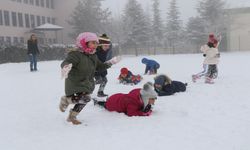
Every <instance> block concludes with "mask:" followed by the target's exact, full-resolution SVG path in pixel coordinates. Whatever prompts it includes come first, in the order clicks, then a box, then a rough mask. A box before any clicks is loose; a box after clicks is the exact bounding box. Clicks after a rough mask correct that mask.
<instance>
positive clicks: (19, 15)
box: [17, 13, 23, 27]
mask: <svg viewBox="0 0 250 150" xmlns="http://www.w3.org/2000/svg"><path fill="white" fill-rule="evenodd" d="M17 16H18V24H19V27H23V14H22V13H18V14H17Z"/></svg>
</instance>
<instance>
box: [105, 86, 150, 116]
mask: <svg viewBox="0 0 250 150" xmlns="http://www.w3.org/2000/svg"><path fill="white" fill-rule="evenodd" d="M140 91H141V89H134V90H132V91H130V92H129V93H128V94H123V93H118V94H114V95H112V96H110V97H109V98H108V99H107V101H106V109H107V110H109V111H116V112H119V113H125V114H126V115H128V116H147V115H148V114H147V113H144V112H143V111H142V110H143V107H144V104H143V100H142V98H141V95H140Z"/></svg>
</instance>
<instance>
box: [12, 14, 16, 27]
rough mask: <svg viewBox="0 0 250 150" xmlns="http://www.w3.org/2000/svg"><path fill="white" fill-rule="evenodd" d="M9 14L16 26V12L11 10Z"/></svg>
mask: <svg viewBox="0 0 250 150" xmlns="http://www.w3.org/2000/svg"><path fill="white" fill-rule="evenodd" d="M11 16H12V25H13V26H14V27H16V26H17V17H16V12H11Z"/></svg>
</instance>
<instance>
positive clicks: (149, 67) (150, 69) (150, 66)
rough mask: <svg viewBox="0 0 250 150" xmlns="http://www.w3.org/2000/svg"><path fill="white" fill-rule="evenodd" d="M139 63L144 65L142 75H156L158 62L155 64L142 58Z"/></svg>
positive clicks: (158, 66) (153, 61)
mask: <svg viewBox="0 0 250 150" xmlns="http://www.w3.org/2000/svg"><path fill="white" fill-rule="evenodd" d="M141 62H142V63H143V64H145V65H146V68H145V72H144V74H148V73H149V74H150V75H151V74H157V69H159V68H160V64H159V63H158V62H156V61H155V60H150V59H147V58H143V59H142V60H141Z"/></svg>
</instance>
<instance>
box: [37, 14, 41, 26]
mask: <svg viewBox="0 0 250 150" xmlns="http://www.w3.org/2000/svg"><path fill="white" fill-rule="evenodd" d="M36 22H37V26H40V25H41V17H40V16H36Z"/></svg>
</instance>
